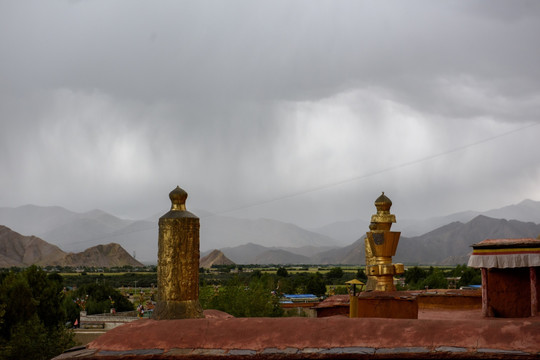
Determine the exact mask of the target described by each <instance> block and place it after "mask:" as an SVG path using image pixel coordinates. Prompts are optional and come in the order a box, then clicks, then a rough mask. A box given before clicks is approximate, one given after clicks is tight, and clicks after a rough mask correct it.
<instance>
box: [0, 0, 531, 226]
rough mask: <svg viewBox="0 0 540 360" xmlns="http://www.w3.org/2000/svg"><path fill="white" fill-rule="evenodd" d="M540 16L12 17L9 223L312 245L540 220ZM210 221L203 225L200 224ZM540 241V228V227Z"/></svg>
mask: <svg viewBox="0 0 540 360" xmlns="http://www.w3.org/2000/svg"><path fill="white" fill-rule="evenodd" d="M538 34H540V3H539V2H536V1H520V0H518V1H512V2H507V1H491V2H489V3H486V2H483V1H470V0H458V1H452V2H433V1H427V0H425V1H407V2H399V1H377V2H368V1H340V2H335V1H294V2H291V1H279V0H273V1H257V2H252V1H247V0H246V1H234V0H232V1H227V2H209V1H156V2H147V1H137V0H119V1H105V0H94V1H84V0H80V1H77V0H65V1H62V0H57V1H51V2H43V1H37V0H35V1H24V2H21V1H14V0H13V1H12V0H4V1H2V0H0V47H1V49H2V52H1V53H0V169H1V171H0V207H18V206H22V205H26V204H34V205H39V206H62V207H64V208H67V209H69V210H73V211H77V212H85V211H89V210H92V209H101V210H103V211H106V212H109V213H111V214H113V215H116V216H119V217H123V218H130V219H144V218H148V217H151V216H154V215H156V214H163V213H165V212H167V211H168V209H169V208H170V201H169V199H168V194H169V192H170V191H171V190H173V189H174V188H175V187H176V186H177V185H179V186H180V187H182V188H183V189H184V190H186V191H187V192H188V194H189V197H188V200H187V208H188V210H192V211H194V210H195V209H201V210H203V211H208V212H212V213H217V214H223V215H228V216H235V217H244V218H270V219H276V220H280V221H286V222H290V223H294V224H297V225H299V226H302V227H306V228H314V227H317V226H321V225H325V224H328V223H332V222H335V221H344V220H352V219H358V218H369V216H370V215H371V214H373V213H374V211H375V208H374V205H373V202H374V200H375V199H376V198H377V197H378V196H379V195H380V194H381V192H382V191H384V192H385V194H386V195H387V196H388V197H389V198H390V199H391V200H392V201H393V204H394V206H393V207H392V213H394V214H396V217H397V220H398V223H399V219H400V218H403V219H411V218H416V219H420V218H429V217H432V216H442V215H448V214H451V213H454V212H459V211H464V210H477V211H485V210H490V209H494V208H499V207H503V206H506V205H510V204H516V203H519V202H521V201H522V200H524V199H531V200H535V201H538V200H540V186H539V185H540V157H539V155H538V154H540V126H538V125H540V86H539V84H540V82H539V81H540V66H539V64H540V42H539V41H538ZM194 212H195V211H194ZM539 221H540V220H539Z"/></svg>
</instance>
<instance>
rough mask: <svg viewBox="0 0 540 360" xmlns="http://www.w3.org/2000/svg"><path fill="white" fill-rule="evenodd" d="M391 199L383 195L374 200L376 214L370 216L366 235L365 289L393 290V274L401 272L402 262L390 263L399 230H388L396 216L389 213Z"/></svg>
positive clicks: (402, 268) (397, 240)
mask: <svg viewBox="0 0 540 360" xmlns="http://www.w3.org/2000/svg"><path fill="white" fill-rule="evenodd" d="M391 206H392V201H391V200H390V199H389V198H388V197H387V196H386V195H384V192H383V193H382V195H381V196H379V197H378V198H377V200H375V207H376V208H377V214H375V215H372V216H371V224H370V225H369V229H370V230H371V231H369V232H368V233H367V234H366V235H367V236H366V242H365V247H366V268H367V275H368V283H367V285H366V290H367V291H373V290H375V291H394V290H395V289H396V288H395V286H394V275H399V274H403V272H404V267H403V264H392V256H394V255H395V254H396V249H397V246H398V243H399V237H400V235H401V232H398V231H390V228H391V227H392V223H395V222H396V216H395V215H393V214H390V207H391Z"/></svg>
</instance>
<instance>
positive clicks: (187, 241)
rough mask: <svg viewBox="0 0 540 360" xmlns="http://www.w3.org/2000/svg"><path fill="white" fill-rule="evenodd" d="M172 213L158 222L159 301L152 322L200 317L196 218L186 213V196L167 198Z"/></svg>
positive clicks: (174, 193) (178, 190)
mask: <svg viewBox="0 0 540 360" xmlns="http://www.w3.org/2000/svg"><path fill="white" fill-rule="evenodd" d="M169 198H170V199H171V202H172V205H171V210H170V211H169V212H168V213H166V214H165V215H163V216H162V217H161V218H159V239H158V271H157V275H158V301H157V304H156V307H155V309H154V314H153V317H154V318H155V319H158V320H160V319H184V318H200V317H203V314H202V308H201V306H200V304H199V256H200V252H199V228H200V225H199V218H198V217H197V216H195V215H193V214H192V213H190V212H189V211H187V210H186V206H185V202H186V199H187V193H186V192H185V191H184V190H182V189H181V188H180V187H176V189H174V190H173V191H171V193H170V194H169Z"/></svg>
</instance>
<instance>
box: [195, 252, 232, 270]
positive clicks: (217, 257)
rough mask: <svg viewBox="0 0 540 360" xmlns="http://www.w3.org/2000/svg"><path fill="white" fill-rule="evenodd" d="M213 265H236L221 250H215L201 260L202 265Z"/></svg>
mask: <svg viewBox="0 0 540 360" xmlns="http://www.w3.org/2000/svg"><path fill="white" fill-rule="evenodd" d="M212 265H235V264H234V262H233V261H232V260H231V259H229V258H228V257H226V256H225V254H223V252H221V251H220V250H217V249H216V250H213V251H212V252H211V253H210V254H208V255H206V256H205V257H203V258H202V259H201V260H200V265H199V266H200V267H202V268H207V269H209V268H211V267H212Z"/></svg>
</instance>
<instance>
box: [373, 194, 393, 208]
mask: <svg viewBox="0 0 540 360" xmlns="http://www.w3.org/2000/svg"><path fill="white" fill-rule="evenodd" d="M375 207H376V208H377V212H389V211H390V208H391V207H392V200H390V199H389V198H388V197H387V196H386V195H384V191H383V192H382V195H381V196H379V197H378V198H377V200H375Z"/></svg>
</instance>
